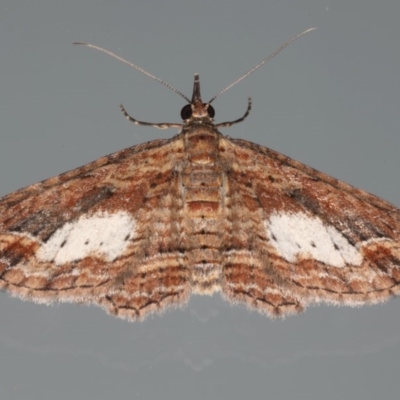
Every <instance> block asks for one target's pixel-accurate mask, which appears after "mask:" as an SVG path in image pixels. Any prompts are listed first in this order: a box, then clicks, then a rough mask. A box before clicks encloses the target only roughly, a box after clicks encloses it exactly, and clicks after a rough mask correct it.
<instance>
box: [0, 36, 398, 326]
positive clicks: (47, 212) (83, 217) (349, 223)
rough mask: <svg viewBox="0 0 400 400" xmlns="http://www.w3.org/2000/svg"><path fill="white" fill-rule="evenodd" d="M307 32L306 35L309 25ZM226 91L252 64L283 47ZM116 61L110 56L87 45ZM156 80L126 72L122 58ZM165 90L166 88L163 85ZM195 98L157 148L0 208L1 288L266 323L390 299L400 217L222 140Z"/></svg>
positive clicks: (134, 311)
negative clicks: (240, 312)
mask: <svg viewBox="0 0 400 400" xmlns="http://www.w3.org/2000/svg"><path fill="white" fill-rule="evenodd" d="M310 30H312V29H310ZM310 30H307V31H304V32H302V33H301V34H300V35H297V36H296V37H294V38H293V39H291V40H290V41H288V42H286V43H285V44H284V45H282V46H281V47H280V48H279V49H278V50H277V51H275V53H273V54H272V55H271V56H269V57H268V58H267V59H265V60H263V61H262V62H261V63H260V64H258V65H257V66H256V67H254V68H253V69H252V70H250V71H249V72H248V73H246V74H245V75H243V76H242V77H241V78H239V79H238V80H237V81H235V82H234V83H233V84H232V85H230V86H229V87H228V88H230V87H231V86H233V85H234V84H236V83H237V82H239V81H240V80H241V79H243V78H244V77H245V76H247V75H248V74H250V73H251V72H253V71H254V70H255V69H257V68H258V67H260V66H261V65H262V64H264V63H265V62H266V61H268V60H269V59H270V58H272V57H273V56H274V55H276V54H277V53H278V52H279V51H281V50H282V49H283V48H284V47H286V46H287V45H288V44H289V43H291V42H292V41H293V40H295V39H297V38H298V37H300V36H301V35H303V34H304V33H306V32H308V31H310ZM85 45H86V46H88V47H93V48H96V49H99V50H101V51H103V52H105V53H107V54H110V55H112V56H113V57H115V58H118V59H121V58H120V57H118V56H116V55H115V54H113V53H110V52H108V51H107V50H104V49H102V48H98V47H97V46H93V45H88V44H85ZM122 61H123V62H125V63H128V64H129V65H132V66H133V67H134V68H136V69H139V70H140V71H141V72H143V73H145V74H146V75H148V76H150V77H152V78H153V79H156V80H158V81H160V80H159V79H158V78H156V77H154V76H153V75H150V74H149V73H148V72H146V71H144V70H142V69H140V68H139V67H137V66H136V65H134V64H132V63H129V62H127V61H126V60H123V59H122ZM161 83H163V84H164V85H165V86H168V87H170V88H172V87H171V86H170V85H168V84H166V83H165V82H163V81H161ZM228 88H226V89H224V90H223V91H222V92H220V93H218V94H217V96H215V97H214V98H212V99H211V100H210V101H209V102H208V103H203V101H202V100H201V96H200V83H199V76H198V75H197V74H196V75H195V80H194V90H193V96H192V99H191V100H189V99H188V98H187V97H185V96H184V95H183V94H182V93H180V92H178V91H177V90H176V89H174V88H172V89H173V90H174V91H175V92H177V93H178V94H180V95H181V96H183V97H184V98H185V99H186V100H187V101H188V105H186V106H185V107H184V108H183V109H182V112H181V116H182V119H183V123H181V124H168V123H166V124H151V123H145V122H140V121H137V120H135V119H134V118H132V117H130V116H129V115H128V113H127V112H126V111H125V109H124V108H123V107H122V106H121V108H122V111H123V113H124V114H125V116H126V117H127V118H128V119H129V120H131V121H133V122H135V123H136V124H140V125H151V126H155V127H157V128H161V129H163V128H169V127H179V128H180V132H179V133H178V134H177V135H176V136H174V137H172V138H171V139H167V140H153V141H151V142H147V143H144V144H140V145H137V146H133V147H131V148H128V149H125V150H121V151H118V152H116V153H114V154H111V155H109V156H105V157H103V158H100V159H98V160H96V161H94V162H92V163H90V164H87V165H85V166H83V167H80V168H77V169H74V170H72V171H69V172H66V173H64V174H61V175H59V176H56V177H53V178H50V179H47V180H45V181H42V182H39V183H36V184H34V185H31V186H28V187H26V188H23V189H20V190H18V191H16V192H14V193H11V194H9V195H7V196H5V197H3V198H2V199H0V288H1V289H3V290H5V291H7V292H9V293H10V294H11V295H12V296H16V297H20V298H22V299H26V300H32V301H35V302H38V303H47V304H49V303H52V302H79V303H90V304H96V305H99V306H101V307H103V308H105V309H106V310H107V312H109V313H110V314H113V315H116V316H118V317H121V318H126V319H128V320H135V319H138V318H143V317H145V316H146V315H148V314H149V313H151V312H162V311H163V310H165V308H166V307H168V306H180V305H183V304H185V303H186V302H187V301H188V299H189V297H190V295H191V294H192V293H194V294H208V295H209V294H212V293H214V292H220V293H221V294H222V296H223V297H224V298H226V299H227V300H229V301H231V302H233V303H243V304H246V305H247V306H248V307H249V308H251V309H255V310H258V311H260V312H262V313H264V314H267V315H269V316H271V317H274V316H284V315H287V314H293V313H298V312H301V311H302V310H303V309H304V308H305V307H306V306H307V305H308V304H312V303H318V302H327V303H333V304H345V305H351V306H354V305H360V304H364V303H376V302H380V301H384V300H386V299H387V298H389V297H390V296H393V295H397V294H399V292H400V233H399V232H400V210H399V209H398V208H396V207H395V206H393V205H392V204H390V203H388V202H386V201H384V200H382V199H380V198H378V197H376V196H374V195H372V194H369V193H366V192H365V191H363V190H360V189H357V188H354V187H352V186H350V185H348V184H346V183H343V182H340V181H338V180H337V179H335V178H332V177H330V176H328V175H326V174H324V173H321V172H318V171H316V170H314V169H312V168H310V167H308V166H306V165H304V164H301V163H299V162H297V161H294V160H292V159H290V158H288V157H286V156H284V155H282V154H279V153H277V152H275V151H273V150H270V149H268V148H266V147H263V146H260V145H257V144H254V143H251V142H248V141H245V140H240V139H231V138H229V137H227V136H224V135H223V134H222V133H220V132H219V130H218V128H221V127H228V126H230V125H232V124H234V123H237V122H240V121H242V120H244V119H245V118H246V117H247V115H248V114H249V112H250V108H251V101H250V99H249V105H248V109H247V111H246V113H245V115H244V116H243V117H242V118H240V119H238V120H236V121H233V122H225V123H220V124H214V122H213V117H214V109H213V108H212V106H211V105H210V103H211V102H212V101H213V100H214V99H215V98H216V97H218V96H219V95H220V94H222V93H223V92H225V91H226V90H227V89H228Z"/></svg>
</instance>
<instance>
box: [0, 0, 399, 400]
mask: <svg viewBox="0 0 400 400" xmlns="http://www.w3.org/2000/svg"><path fill="white" fill-rule="evenodd" d="M399 16H400V2H399V1H398V0H381V1H379V2H378V1H366V0H336V1H330V0H279V1H265V0H264V1H261V0H258V1H254V0H247V1H227V0H216V1H215V0H214V1H207V0H204V1H201V2H200V1H196V2H195V1H179V0H171V1H146V2H138V1H115V0H114V1H94V0H87V1H76V0H69V1H60V0H49V1H44V0H25V1H23V0H0V88H1V90H0V93H1V96H0V102H1V103H0V120H1V133H0V195H5V194H7V193H8V192H11V191H13V190H15V189H18V188H20V187H22V186H25V185H28V184H31V183H34V182H36V181H38V180H41V179H44V178H47V177H50V176H53V175H56V174H59V173H61V172H63V171H66V170H69V169H72V168H74V167H77V166H80V165H82V164H85V163H87V162H89V161H92V160H94V159H96V158H98V157H100V156H102V155H104V154H108V153H111V152H114V151H116V150H119V149H122V148H124V147H128V146H131V145H134V144H137V143H140V142H144V141H147V140H152V139H156V138H160V137H170V136H172V135H173V134H175V133H176V131H175V130H171V131H158V130H154V129H152V128H146V127H136V126H135V125H133V124H129V123H128V122H127V121H126V120H125V119H124V118H123V117H122V115H121V113H120V112H119V110H118V104H119V103H120V102H122V103H123V104H124V105H125V106H126V108H127V110H128V111H129V112H130V113H131V114H132V115H133V116H135V117H137V118H139V119H142V120H145V121H162V122H164V121H171V122H179V120H180V118H179V112H180V109H181V107H182V106H183V105H184V102H183V101H182V99H181V98H180V97H179V96H177V95H175V94H174V93H172V92H171V91H169V90H167V89H165V88H164V87H162V86H161V85H159V84H157V83H156V82H153V81H151V80H149V79H148V78H146V77H145V76H143V75H141V74H140V73H139V72H137V71H135V70H132V69H130V68H129V67H127V66H126V65H124V64H122V63H119V62H117V61H116V60H113V59H111V58H109V57H107V56H106V55H104V54H101V53H99V52H95V51H94V50H90V49H85V48H82V47H75V46H72V45H71V43H72V42H74V41H88V42H91V43H94V44H97V45H100V46H103V47H106V48H107V49H110V50H111V51H114V52H117V53H118V54H120V55H121V56H123V57H125V58H128V59H129V60H132V61H134V62H136V63H137V64H139V65H140V66H142V67H143V68H147V69H148V70H149V71H150V72H152V73H153V74H155V75H157V76H159V77H160V78H162V79H165V80H166V81H167V82H169V83H171V84H172V85H174V86H176V87H177V88H178V89H180V90H181V91H183V92H184V93H185V94H187V96H190V95H191V90H192V79H193V74H194V73H195V72H199V73H200V77H201V81H202V93H203V97H204V100H208V99H209V98H211V97H212V96H213V95H214V94H215V93H216V92H217V91H219V90H220V89H222V88H224V87H225V86H227V85H228V84H229V83H230V82H231V81H233V80H234V79H236V78H237V77H238V76H239V75H240V74H242V73H244V72H245V71H246V70H247V69H249V68H250V67H251V66H253V65H254V64H255V63H257V62H258V61H260V60H261V59H262V58H264V57H266V56H267V55H268V54H269V53H271V52H272V51H273V50H274V49H275V48H276V47H278V46H279V45H280V44H281V43H283V42H284V41H286V40H287V39H288V38H290V37H291V36H293V35H295V34H297V33H299V32H300V31H302V30H304V29H306V28H309V27H312V26H317V27H318V30H317V31H316V32H313V33H309V34H307V35H306V36H305V37H303V38H301V39H299V40H298V41H297V42H295V43H294V44H292V45H291V46H290V47H289V48H287V49H285V50H284V52H282V53H281V54H280V55H279V56H278V57H277V58H275V59H274V60H273V61H271V62H270V63H268V64H267V65H265V66H264V67H263V68H262V69H261V70H259V71H257V72H256V73H255V74H254V75H252V76H251V77H249V78H247V79H246V80H245V81H244V82H241V83H240V84H239V85H237V86H236V87H235V88H234V89H231V90H230V91H229V92H227V93H226V94H225V95H223V96H222V97H221V98H219V99H218V100H217V101H216V102H215V103H214V106H215V108H216V112H217V115H216V120H217V121H223V120H229V119H235V118H238V117H239V116H241V115H242V114H243V112H244V111H245V108H246V99H247V96H249V95H251V96H252V97H253V110H252V113H251V115H250V117H249V118H248V120H247V121H246V122H244V123H242V124H240V125H237V126H235V127H232V128H231V129H229V130H224V133H225V132H226V133H227V134H229V135H231V136H233V137H240V138H244V139H248V140H251V141H254V142H257V143H260V144H262V145H265V146H268V147H271V148H273V149H275V150H278V151H280V152H283V153H285V154H287V155H289V156H291V157H293V158H295V159H298V160H300V161H302V162H305V163H307V164H309V165H311V166H313V167H315V168H317V169H320V170H322V171H324V172H327V173H329V174H330V175H333V176H335V177H337V178H340V179H343V180H345V181H347V182H349V183H351V184H353V185H355V186H359V187H362V188H364V189H366V190H368V191H370V192H373V193H376V194H378V195H380V196H382V197H383V198H385V199H387V200H389V201H391V202H393V203H394V204H396V205H398V206H399V205H400V186H399V180H400V175H399V170H400V161H399V157H398V154H399V149H400V134H399V129H398V126H399V118H400V117H399V111H400V109H399V106H400V98H399V97H400V80H399V61H400V60H399V55H400V25H399V23H398V20H399ZM0 317H1V319H0V398H1V399H30V400H34V399H51V400H54V399H57V400H58V399H110V398H117V399H120V398H132V399H155V398H163V399H188V398H191V399H205V398H206V399H246V398H273V399H327V400H328V399H352V400H353V399H363V400H364V399H376V398H381V399H387V398H394V397H396V395H398V383H399V367H400V357H399V356H400V318H399V317H400V302H399V300H398V299H394V300H391V301H389V302H387V303H385V304H383V305H378V306H369V307H362V308H357V309H351V308H335V307H328V306H319V307H314V308H310V309H308V310H307V312H306V313H305V314H303V315H301V316H297V317H290V318H288V319H286V320H285V321H283V322H282V321H272V320H269V319H267V318H266V317H264V316H261V315H259V314H257V313H251V312H249V311H247V310H246V309H245V308H241V307H231V306H230V305H229V304H227V303H225V302H223V301H222V300H221V299H220V298H219V296H214V297H212V298H207V297H193V298H192V299H191V301H190V304H189V306H188V307H187V308H185V309H183V310H174V311H169V312H167V313H165V314H164V315H162V316H154V317H150V318H148V319H147V320H146V321H145V322H143V323H134V324H132V323H128V322H126V321H122V320H118V319H116V318H113V317H110V316H108V315H106V313H104V312H103V311H102V310H101V309H99V308H95V307H85V306H77V305H70V304H63V305H60V306H55V307H46V306H43V305H35V304H31V303H26V302H22V301H20V300H18V299H12V298H10V297H9V296H8V295H7V294H4V293H1V294H0Z"/></svg>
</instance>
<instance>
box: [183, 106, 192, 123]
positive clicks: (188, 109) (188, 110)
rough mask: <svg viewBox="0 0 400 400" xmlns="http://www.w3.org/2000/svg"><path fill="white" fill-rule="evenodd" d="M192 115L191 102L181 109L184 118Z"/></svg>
mask: <svg viewBox="0 0 400 400" xmlns="http://www.w3.org/2000/svg"><path fill="white" fill-rule="evenodd" d="M191 116H192V106H191V105H190V104H186V106H185V107H183V108H182V110H181V118H182V119H183V120H186V119H189V118H190V117H191Z"/></svg>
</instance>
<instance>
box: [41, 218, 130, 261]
mask: <svg viewBox="0 0 400 400" xmlns="http://www.w3.org/2000/svg"><path fill="white" fill-rule="evenodd" d="M134 229H135V220H134V219H133V218H132V217H131V216H130V215H129V214H128V213H126V212H123V211H119V212H117V213H115V214H110V213H108V212H104V213H97V214H94V215H92V216H89V217H88V216H84V215H83V216H81V217H80V218H79V219H78V220H76V221H73V222H68V223H66V224H65V225H64V226H62V227H61V228H59V229H57V230H56V231H55V232H54V233H53V235H52V236H51V237H50V238H49V240H48V241H47V242H46V243H44V244H43V245H42V246H41V248H40V249H39V251H38V253H37V257H38V258H39V259H40V260H41V261H53V262H55V263H56V264H65V263H68V262H71V261H75V260H79V259H81V258H84V257H87V256H90V255H95V254H101V255H102V256H104V257H105V258H106V259H107V261H113V260H115V259H116V258H117V257H118V256H119V255H121V254H122V253H123V252H124V250H125V248H126V247H127V245H128V243H129V238H132V236H133V234H134Z"/></svg>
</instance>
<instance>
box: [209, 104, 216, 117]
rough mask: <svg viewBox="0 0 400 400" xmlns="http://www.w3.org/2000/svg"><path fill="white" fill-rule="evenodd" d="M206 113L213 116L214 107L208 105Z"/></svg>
mask: <svg viewBox="0 0 400 400" xmlns="http://www.w3.org/2000/svg"><path fill="white" fill-rule="evenodd" d="M207 113H208V116H209V117H210V118H214V115H215V110H214V107H213V106H211V105H208V108H207Z"/></svg>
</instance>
